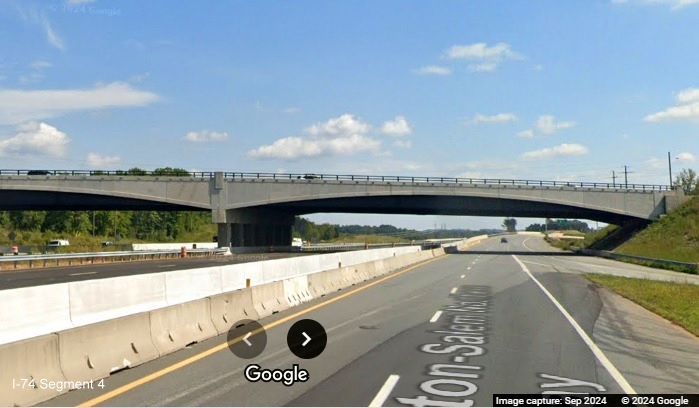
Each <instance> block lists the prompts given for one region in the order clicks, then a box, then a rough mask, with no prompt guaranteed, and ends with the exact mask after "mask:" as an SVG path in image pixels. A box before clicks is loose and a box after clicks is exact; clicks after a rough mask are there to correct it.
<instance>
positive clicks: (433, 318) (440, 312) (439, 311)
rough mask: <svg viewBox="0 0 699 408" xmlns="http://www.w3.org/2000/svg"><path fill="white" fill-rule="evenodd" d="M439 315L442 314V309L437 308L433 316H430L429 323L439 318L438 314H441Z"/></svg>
mask: <svg viewBox="0 0 699 408" xmlns="http://www.w3.org/2000/svg"><path fill="white" fill-rule="evenodd" d="M441 315H442V311H441V310H437V313H435V314H434V316H432V318H431V319H430V323H434V322H436V321H437V320H439V316H441Z"/></svg>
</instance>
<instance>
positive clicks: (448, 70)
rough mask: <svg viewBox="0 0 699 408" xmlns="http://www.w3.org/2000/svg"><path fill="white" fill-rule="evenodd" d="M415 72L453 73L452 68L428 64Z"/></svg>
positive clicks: (423, 73) (424, 73)
mask: <svg viewBox="0 0 699 408" xmlns="http://www.w3.org/2000/svg"><path fill="white" fill-rule="evenodd" d="M414 72H415V73H416V74H421V75H451V68H448V67H440V66H438V65H427V66H424V67H420V68H418V69H416V70H415V71H414Z"/></svg>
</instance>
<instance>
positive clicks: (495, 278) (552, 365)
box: [43, 235, 699, 406]
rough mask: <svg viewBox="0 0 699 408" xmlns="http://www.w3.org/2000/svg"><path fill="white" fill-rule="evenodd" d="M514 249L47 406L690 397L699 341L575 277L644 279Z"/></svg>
mask: <svg viewBox="0 0 699 408" xmlns="http://www.w3.org/2000/svg"><path fill="white" fill-rule="evenodd" d="M508 239H509V242H508V243H500V238H499V237H495V238H490V239H488V240H486V241H485V242H484V243H483V244H481V245H480V246H478V247H476V248H477V249H478V250H479V253H461V254H453V255H447V256H445V257H441V258H438V259H436V260H432V261H429V262H427V263H424V264H420V265H417V266H414V267H411V268H407V269H404V270H401V271H398V272H396V273H393V274H391V275H388V276H385V277H381V278H379V279H375V280H372V281H369V282H365V283H364V284H362V285H357V286H354V287H351V288H347V289H345V290H343V291H340V292H337V293H336V294H334V295H332V296H326V297H323V298H321V299H317V300H314V301H313V302H309V303H306V304H304V305H302V306H300V307H297V308H293V309H290V310H287V311H284V312H282V313H278V314H274V315H272V316H270V317H268V318H265V319H261V320H260V321H259V322H260V323H261V324H262V325H263V326H264V327H265V329H266V337H267V343H266V348H265V349H264V351H263V352H262V354H260V355H259V356H257V357H255V358H252V359H244V358H240V357H237V356H236V355H234V354H233V353H232V352H231V351H230V350H229V349H228V348H227V347H226V346H225V343H226V336H219V337H216V338H213V339H210V340H207V341H205V342H202V343H199V344H195V345H192V346H190V347H188V348H187V349H185V350H182V351H180V352H176V353H173V354H171V355H168V356H166V357H164V358H161V359H158V360H156V361H153V362H151V363H148V364H145V365H142V366H139V367H135V368H133V369H129V370H124V371H121V372H119V373H115V374H113V375H112V376H111V377H109V378H106V379H105V381H104V389H99V388H96V389H92V390H90V389H86V390H79V391H72V392H70V393H68V394H66V395H63V396H60V397H58V398H55V399H53V400H50V401H47V402H46V403H44V404H43V405H45V406H69V405H70V406H73V405H78V404H83V405H105V406H146V405H148V406H369V405H374V406H380V405H384V406H402V405H405V406H430V405H431V406H451V405H457V406H464V405H470V404H471V403H472V404H473V405H475V406H492V405H493V399H492V396H493V394H495V393H539V394H540V393H543V392H552V391H555V392H578V393H621V392H628V393H633V392H637V393H678V392H684V393H689V392H696V389H697V385H698V384H699V340H698V339H697V338H695V337H694V336H691V335H689V334H687V333H686V332H684V331H683V330H681V329H678V328H677V327H675V326H673V325H672V324H670V323H668V322H667V321H665V320H663V319H660V318H659V317H657V316H655V315H653V314H651V313H649V312H647V311H645V310H644V309H642V308H640V307H638V306H636V305H634V304H633V303H631V302H629V301H627V300H625V299H623V298H620V297H619V296H616V295H614V294H612V293H610V292H608V291H607V290H605V289H602V288H599V287H597V286H596V285H593V284H591V283H590V282H589V281H587V280H586V279H585V278H584V277H582V276H580V272H586V271H589V272H600V271H603V270H602V269H601V267H600V265H601V263H600V261H603V262H602V263H603V264H604V265H603V266H604V268H609V269H613V268H614V265H619V268H620V269H624V270H626V269H629V270H633V269H636V270H638V271H640V272H639V273H646V272H644V271H645V270H647V269H648V268H642V267H638V266H634V265H621V264H617V263H616V262H613V261H609V260H599V259H592V258H584V257H572V256H565V255H564V254H562V253H559V252H558V251H556V250H554V249H551V248H550V247H549V246H548V245H547V244H546V243H545V242H543V240H542V239H541V238H540V237H533V236H525V235H517V236H511V237H509V238H508ZM513 252H514V253H516V254H515V255H513ZM570 262H575V264H574V265H573V266H574V267H573V268H571V264H570ZM301 319H313V320H315V321H317V322H319V323H321V324H322V325H323V326H324V327H325V329H326V332H327V336H328V341H327V346H326V348H325V350H324V351H323V353H322V354H321V355H320V356H318V357H316V358H314V359H301V358H298V357H296V356H295V355H294V354H293V353H292V352H291V351H290V350H289V348H288V347H287V333H288V331H289V329H290V327H291V326H292V324H293V323H294V322H297V321H299V320H301ZM258 336H259V335H255V336H252V337H250V338H248V340H249V341H251V342H252V343H253V344H259V343H256V342H259V341H260V340H259V337H258ZM250 364H257V365H259V366H260V367H261V368H263V369H291V368H292V367H293V365H295V364H297V365H298V366H299V368H301V369H304V370H307V372H308V374H309V377H310V378H309V379H308V380H307V381H305V382H296V383H295V384H293V385H291V386H286V385H284V384H281V383H276V382H261V381H258V382H251V381H249V380H247V379H246V378H245V376H244V371H245V369H246V367H247V366H248V365H250Z"/></svg>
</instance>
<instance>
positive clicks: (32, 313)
mask: <svg viewBox="0 0 699 408" xmlns="http://www.w3.org/2000/svg"><path fill="white" fill-rule="evenodd" d="M69 299H70V298H69V292H68V285H67V284H57V285H45V286H33V287H28V288H19V289H8V290H3V291H2V296H0V328H1V329H0V344H9V343H13V342H15V341H19V340H24V339H29V338H32V337H35V336H41V335H44V334H49V333H52V332H55V331H59V330H66V329H69V328H71V327H73V322H72V321H71V320H70V308H69V305H70V300H69ZM0 405H2V404H0Z"/></svg>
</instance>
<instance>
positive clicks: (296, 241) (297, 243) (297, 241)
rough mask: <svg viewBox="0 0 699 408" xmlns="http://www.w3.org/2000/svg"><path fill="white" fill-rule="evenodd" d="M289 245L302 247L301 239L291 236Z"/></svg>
mask: <svg viewBox="0 0 699 408" xmlns="http://www.w3.org/2000/svg"><path fill="white" fill-rule="evenodd" d="M291 246H292V247H302V246H303V240H302V239H301V238H293V239H292V240H291Z"/></svg>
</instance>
